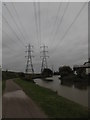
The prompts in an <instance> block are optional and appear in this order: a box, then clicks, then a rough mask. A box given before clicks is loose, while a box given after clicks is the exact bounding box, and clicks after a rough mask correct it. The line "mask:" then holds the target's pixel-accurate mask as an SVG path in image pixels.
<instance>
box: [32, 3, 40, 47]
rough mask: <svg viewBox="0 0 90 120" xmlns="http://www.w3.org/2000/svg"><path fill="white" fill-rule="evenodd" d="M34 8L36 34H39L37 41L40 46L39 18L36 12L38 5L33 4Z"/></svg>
mask: <svg viewBox="0 0 90 120" xmlns="http://www.w3.org/2000/svg"><path fill="white" fill-rule="evenodd" d="M33 7H34V17H35V27H36V34H37V40H38V46H39V32H38V17H37V12H36V11H37V10H36V3H35V2H33Z"/></svg>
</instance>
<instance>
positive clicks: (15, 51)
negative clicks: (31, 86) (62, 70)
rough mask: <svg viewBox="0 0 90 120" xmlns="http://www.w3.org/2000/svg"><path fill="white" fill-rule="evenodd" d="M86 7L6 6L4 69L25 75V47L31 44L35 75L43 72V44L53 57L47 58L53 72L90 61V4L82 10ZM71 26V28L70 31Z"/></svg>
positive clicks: (52, 4) (23, 4) (54, 4)
mask: <svg viewBox="0 0 90 120" xmlns="http://www.w3.org/2000/svg"><path fill="white" fill-rule="evenodd" d="M83 4H84V3H76V2H75V3H69V4H68V3H55V2H53V3H45V2H44V3H40V4H38V3H35V4H33V3H25V2H24V3H22V2H21V3H13V4H12V3H6V6H4V5H3V9H2V14H3V18H2V19H3V21H2V26H3V27H2V28H3V29H2V30H3V31H2V47H3V52H2V53H3V55H2V61H3V62H2V63H3V69H9V70H14V71H23V72H24V71H25V67H26V58H25V55H26V53H25V50H26V48H25V46H26V45H28V44H29V43H30V44H31V45H33V46H34V48H33V50H34V53H33V55H34V56H35V57H34V58H33V66H34V70H35V72H40V69H41V58H40V51H41V49H40V46H42V45H44V44H45V45H46V46H48V49H47V50H48V54H47V55H49V56H50V57H49V58H48V59H47V61H48V66H49V67H51V66H52V65H54V70H58V68H59V66H61V65H70V66H71V67H72V66H73V65H76V64H83V63H84V62H85V61H87V60H88V4H86V5H85V6H84V7H83V9H82V6H83ZM35 6H36V7H35ZM39 8H40V12H39ZM80 9H81V12H80V14H79V11H80ZM8 10H9V11H8ZM15 10H16V11H15ZM35 11H36V16H37V17H36V18H35ZM16 12H17V14H16ZM63 15H64V16H63ZM62 16H63V17H62ZM76 16H77V17H76ZM75 18H77V19H75ZM74 20H75V21H74ZM6 21H8V23H7V22H6ZM72 23H73V24H72ZM71 24H72V26H71V27H70V25H71ZM17 26H18V27H19V29H18V27H17ZM69 27H70V29H68V28H69ZM37 29H38V30H37ZM67 30H68V32H67ZM13 31H14V32H13ZM37 31H38V32H37ZM40 31H41V32H40ZM22 34H23V35H22ZM40 34H41V40H40ZM63 36H64V37H63ZM23 44H24V45H23Z"/></svg>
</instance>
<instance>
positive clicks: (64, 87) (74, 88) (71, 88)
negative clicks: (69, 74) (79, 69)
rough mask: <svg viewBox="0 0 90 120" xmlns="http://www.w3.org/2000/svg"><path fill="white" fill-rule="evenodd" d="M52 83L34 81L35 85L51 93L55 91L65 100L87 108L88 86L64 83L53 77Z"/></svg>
mask: <svg viewBox="0 0 90 120" xmlns="http://www.w3.org/2000/svg"><path fill="white" fill-rule="evenodd" d="M50 79H52V80H53V81H48V80H47V81H45V80H42V79H35V80H34V81H35V83H36V84H38V85H40V86H42V87H46V88H49V89H51V90H53V91H57V94H58V95H60V96H63V97H65V98H67V99H70V100H72V101H75V102H77V103H79V104H81V105H84V106H88V86H87V84H85V82H74V83H73V82H66V81H62V80H60V79H59V78H58V76H53V77H52V78H50Z"/></svg>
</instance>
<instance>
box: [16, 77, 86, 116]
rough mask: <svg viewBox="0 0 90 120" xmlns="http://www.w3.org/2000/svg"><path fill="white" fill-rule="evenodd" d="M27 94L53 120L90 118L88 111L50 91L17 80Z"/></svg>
mask: <svg viewBox="0 0 90 120" xmlns="http://www.w3.org/2000/svg"><path fill="white" fill-rule="evenodd" d="M15 82H16V83H17V84H19V85H20V86H21V87H22V88H23V90H24V91H25V93H26V94H27V95H28V96H30V97H31V98H32V99H33V100H34V101H35V102H36V103H37V104H38V106H40V107H41V108H42V110H43V111H44V112H45V113H46V114H47V115H48V116H49V117H53V118H88V109H87V108H85V107H83V106H81V105H79V104H77V103H74V102H72V101H70V100H68V99H66V98H63V97H61V96H59V95H57V94H56V93H55V92H53V91H52V90H50V89H47V88H43V87H40V86H38V85H36V84H35V83H32V82H27V81H24V80H21V79H19V78H18V79H16V80H15Z"/></svg>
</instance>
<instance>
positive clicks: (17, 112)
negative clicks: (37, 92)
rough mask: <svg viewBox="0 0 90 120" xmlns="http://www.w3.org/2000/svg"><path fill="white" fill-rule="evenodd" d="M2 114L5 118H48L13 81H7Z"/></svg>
mask: <svg viewBox="0 0 90 120" xmlns="http://www.w3.org/2000/svg"><path fill="white" fill-rule="evenodd" d="M2 113H3V118H47V116H46V115H45V113H44V112H43V111H42V110H41V109H40V108H39V107H38V106H37V105H36V104H35V103H34V102H33V101H32V99H31V98H29V97H28V96H27V95H26V94H25V93H24V92H23V90H22V89H21V88H20V87H19V86H18V85H17V84H16V83H14V82H13V80H7V81H6V89H5V93H4V95H3V104H2Z"/></svg>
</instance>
